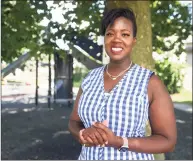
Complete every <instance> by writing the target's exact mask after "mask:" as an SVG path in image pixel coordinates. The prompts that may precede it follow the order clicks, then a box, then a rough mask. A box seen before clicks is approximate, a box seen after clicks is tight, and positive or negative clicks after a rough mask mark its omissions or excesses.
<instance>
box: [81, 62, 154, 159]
mask: <svg viewBox="0 0 193 161" xmlns="http://www.w3.org/2000/svg"><path fill="white" fill-rule="evenodd" d="M104 69H105V66H102V67H99V68H96V69H93V70H91V71H90V72H89V74H88V75H87V76H86V78H85V79H84V80H83V82H82V85H81V88H82V90H83V94H82V95H81V97H80V101H79V107H78V114H79V116H80V118H81V120H82V122H83V123H84V126H85V127H86V128H87V127H90V126H91V125H92V123H93V122H96V121H99V122H102V121H104V120H108V127H109V128H110V129H111V130H112V131H113V132H114V133H115V134H116V135H117V136H122V137H144V136H145V125H146V123H147V120H148V108H149V104H148V95H147V86H148V81H149V78H150V76H151V75H152V74H153V72H152V71H150V70H148V69H145V68H143V67H141V66H139V65H137V64H135V65H134V66H133V67H132V68H131V69H130V70H129V71H128V72H127V73H126V74H125V75H124V76H123V78H122V79H121V80H120V81H119V83H118V84H117V85H116V86H115V87H114V88H113V89H112V90H111V91H110V93H106V92H105V90H104V80H103V79H104V77H103V73H104ZM147 146H148V145H147ZM78 159H79V160H154V157H153V155H152V154H147V153H137V152H132V151H127V152H120V151H119V150H118V149H115V148H113V147H82V150H81V153H80V156H79V158H78Z"/></svg>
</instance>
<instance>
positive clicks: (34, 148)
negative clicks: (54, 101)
mask: <svg viewBox="0 0 193 161" xmlns="http://www.w3.org/2000/svg"><path fill="white" fill-rule="evenodd" d="M52 107H53V110H49V109H48V108H47V106H46V104H41V105H40V106H39V107H38V108H37V107H35V106H34V105H33V104H28V105H27V106H26V105H25V104H17V105H15V106H13V105H11V104H10V105H9V104H6V105H4V107H2V115H1V116H2V124H1V128H2V129H1V130H2V134H1V136H2V139H1V140H2V144H1V149H2V150H1V156H2V157H1V159H8V160H27V159H30V160H34V159H38V160H52V159H54V160H57V159H59V160H60V159H63V160H67V159H69V160H74V159H77V158H78V155H79V152H80V148H81V147H80V145H79V143H77V142H76V140H74V138H73V137H72V136H71V135H70V133H69V131H68V127H67V124H68V119H69V115H70V113H71V110H72V108H69V107H67V106H65V107H59V106H56V105H55V106H54V105H53V106H52Z"/></svg>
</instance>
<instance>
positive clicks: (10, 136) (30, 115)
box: [1, 103, 192, 160]
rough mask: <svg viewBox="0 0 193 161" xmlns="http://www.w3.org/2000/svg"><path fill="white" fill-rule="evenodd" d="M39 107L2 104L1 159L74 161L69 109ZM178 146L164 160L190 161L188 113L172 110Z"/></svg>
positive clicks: (75, 145) (75, 148)
mask: <svg viewBox="0 0 193 161" xmlns="http://www.w3.org/2000/svg"><path fill="white" fill-rule="evenodd" d="M53 107H54V109H53V110H48V108H47V107H46V105H44V104H42V105H41V106H40V108H36V107H35V106H34V105H33V104H27V105H26V104H19V103H17V104H16V103H14V104H4V105H3V106H2V115H1V117H2V119H1V121H2V123H1V131H2V133H1V136H2V138H1V141H2V143H1V157H2V158H1V159H8V160H27V159H30V160H34V159H38V160H53V159H54V160H76V159H77V158H78V155H79V152H80V148H81V147H80V145H79V144H78V143H77V142H76V141H75V140H74V139H73V137H72V136H71V135H70V134H69V131H68V129H67V123H68V119H69V114H70V113H71V110H72V108H69V107H59V106H53ZM175 112H176V122H177V127H178V142H177V145H176V149H175V151H174V152H173V153H169V154H166V159H168V160H169V159H171V160H187V159H192V113H188V112H185V111H179V110H177V109H176V110H175Z"/></svg>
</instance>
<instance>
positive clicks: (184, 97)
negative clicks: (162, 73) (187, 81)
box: [171, 89, 192, 105]
mask: <svg viewBox="0 0 193 161" xmlns="http://www.w3.org/2000/svg"><path fill="white" fill-rule="evenodd" d="M171 98H172V101H173V102H175V103H185V104H189V105H192V92H191V91H188V90H185V89H182V90H181V91H180V93H176V94H172V95H171Z"/></svg>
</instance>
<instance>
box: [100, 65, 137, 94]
mask: <svg viewBox="0 0 193 161" xmlns="http://www.w3.org/2000/svg"><path fill="white" fill-rule="evenodd" d="M106 66H107V65H104V66H103V69H102V74H101V77H102V88H103V93H104V94H105V93H107V94H111V93H113V91H114V90H115V89H116V88H117V87H118V85H120V84H121V83H122V82H123V81H124V79H125V77H126V76H127V75H128V73H129V72H130V71H131V70H132V69H133V68H134V67H135V66H136V64H134V65H133V66H132V67H131V68H130V69H129V70H128V71H127V72H126V73H125V74H124V76H123V77H122V78H121V79H120V80H119V81H118V82H117V84H115V86H114V87H113V88H112V89H111V90H110V91H108V92H107V91H106V90H105V79H104V74H105V69H106V68H105V67H106Z"/></svg>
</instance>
